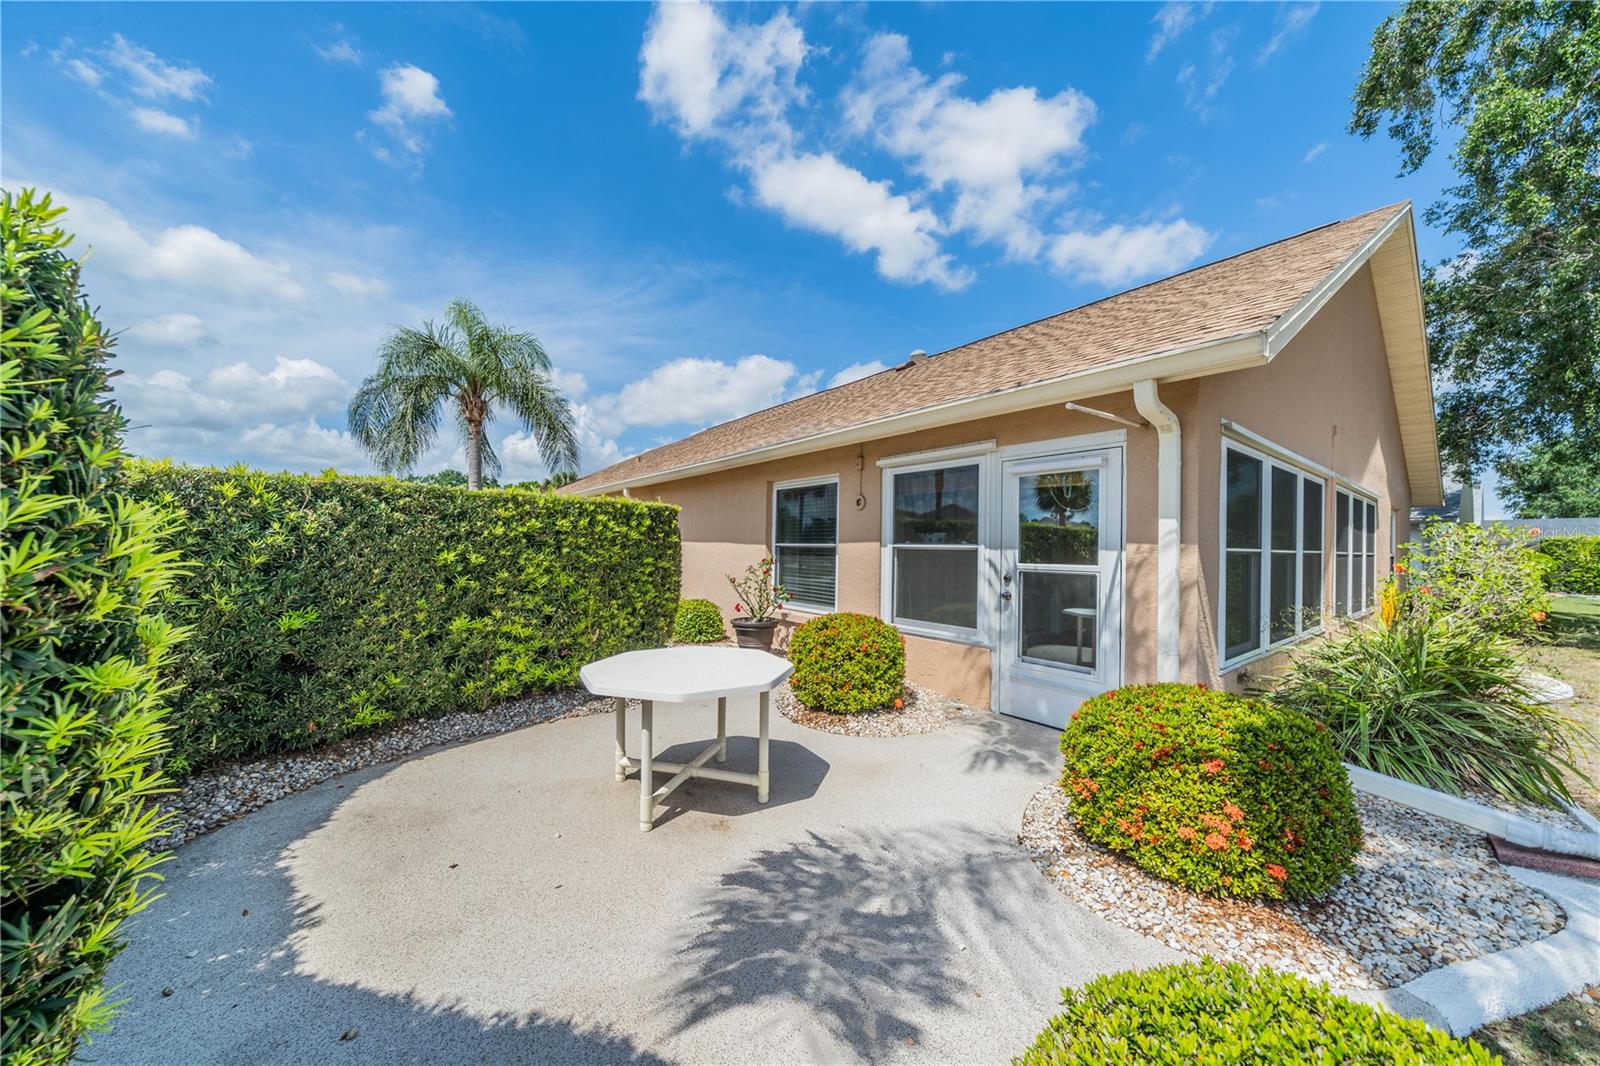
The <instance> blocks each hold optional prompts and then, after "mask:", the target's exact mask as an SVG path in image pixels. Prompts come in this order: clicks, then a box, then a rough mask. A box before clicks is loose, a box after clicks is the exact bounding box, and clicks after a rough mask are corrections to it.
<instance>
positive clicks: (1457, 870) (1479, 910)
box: [1018, 782, 1566, 989]
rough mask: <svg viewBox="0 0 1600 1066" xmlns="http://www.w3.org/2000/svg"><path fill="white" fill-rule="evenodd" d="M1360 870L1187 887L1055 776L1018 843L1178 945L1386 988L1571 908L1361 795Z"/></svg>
mask: <svg viewBox="0 0 1600 1066" xmlns="http://www.w3.org/2000/svg"><path fill="white" fill-rule="evenodd" d="M1357 806H1358V807H1359V810H1360V815H1361V823H1362V827H1363V829H1364V832H1365V841H1364V843H1363V846H1362V848H1361V851H1360V853H1359V854H1358V855H1357V857H1356V872H1355V873H1354V874H1352V875H1351V876H1349V877H1346V878H1344V879H1343V880H1341V881H1340V882H1339V883H1338V884H1337V885H1336V886H1335V888H1334V889H1333V890H1332V891H1331V892H1330V893H1329V894H1328V895H1327V896H1326V897H1324V898H1323V899H1321V900H1319V901H1316V902H1287V903H1252V902H1245V901H1241V900H1231V899H1219V898H1213V897H1208V896H1203V895H1199V894H1196V893H1194V892H1190V891H1188V890H1187V889H1184V888H1181V887H1178V886H1177V885H1174V884H1171V883H1169V882H1166V881H1163V880H1161V879H1159V878H1157V877H1154V876H1152V875H1150V874H1148V873H1145V872H1144V871H1143V870H1141V869H1139V868H1138V867H1137V866H1135V865H1133V864H1132V863H1131V862H1129V861H1127V860H1126V859H1123V858H1122V857H1120V856H1118V855H1116V854H1115V853H1113V852H1111V851H1109V850H1107V849H1105V848H1102V847H1100V846H1098V845H1096V844H1093V843H1090V842H1089V841H1088V840H1086V839H1085V838H1084V837H1083V836H1082V835H1081V834H1080V833H1079V832H1078V830H1077V829H1076V827H1075V826H1074V824H1073V821H1072V818H1071V816H1070V813H1069V803H1068V798H1067V796H1066V795H1065V794H1064V793H1063V792H1062V790H1061V787H1060V785H1058V784H1056V783H1054V782H1052V783H1050V784H1048V785H1045V786H1044V787H1043V788H1041V789H1040V790H1039V791H1038V792H1037V793H1035V794H1034V796H1033V799H1032V800H1031V801H1029V803H1028V806H1027V809H1026V811H1025V812H1024V814H1023V819H1022V832H1021V834H1020V835H1019V837H1018V840H1019V842H1020V843H1021V844H1022V845H1023V847H1025V848H1026V849H1027V850H1028V852H1029V854H1031V855H1032V856H1033V859H1034V861H1035V862H1036V863H1037V864H1038V865H1039V867H1040V868H1041V869H1042V870H1043V871H1044V872H1045V874H1046V875H1047V876H1049V878H1050V880H1051V882H1052V883H1053V884H1055V885H1056V887H1057V888H1058V889H1060V890H1061V892H1062V893H1064V894H1065V895H1066V896H1067V898H1069V899H1071V900H1072V901H1073V902H1075V903H1078V904H1080V905H1082V906H1085V907H1088V908H1089V909H1091V910H1094V911H1096V912H1098V913H1100V914H1103V915H1104V916H1105V917H1107V918H1109V919H1110V920H1112V921H1114V922H1117V923H1119V924H1121V925H1124V926H1127V927H1128V928H1131V929H1134V930H1136V931H1138V932H1140V933H1144V934H1145V935H1147V936H1150V937H1154V938H1155V939H1157V940H1159V941H1161V942H1162V943H1164V944H1166V945H1168V946H1169V947H1173V948H1176V949H1178V950H1181V951H1187V952H1192V953H1195V954H1207V955H1211V956H1213V957H1215V958H1217V959H1221V960H1223V961H1230V962H1243V963H1247V964H1249V965H1252V966H1257V965H1266V966H1273V967H1276V968H1278V969H1283V970H1289V971H1292V972H1295V973H1299V974H1301V975H1303V976H1305V977H1308V978H1312V979H1314V980H1322V981H1327V982H1329V983H1330V984H1333V985H1335V986H1336V987H1343V988H1369V989H1381V988H1389V987H1394V986H1397V985H1401V984H1404V983H1405V982H1407V981H1410V980H1412V979H1413V978H1416V977H1419V976H1421V975H1422V974H1424V973H1426V972H1427V971H1429V970H1433V969H1436V968H1438V967H1441V966H1447V965H1450V964H1451V963H1455V962H1461V961H1464V960H1467V959H1473V958H1478V957H1480V956H1483V955H1487V954H1490V953H1492V952H1497V951H1504V950H1507V949H1509V948H1513V947H1516V946H1518V945H1519V944H1525V943H1529V942H1531V941H1536V940H1541V939H1543V938H1545V937H1548V936H1551V935H1552V934H1554V933H1556V932H1559V931H1560V930H1561V928H1562V927H1563V926H1564V925H1565V923H1566V915H1565V914H1564V912H1562V910H1561V909H1560V908H1559V907H1558V906H1556V904H1555V903H1554V902H1553V901H1551V900H1550V899H1549V898H1548V897H1546V896H1545V895H1543V894H1542V893H1539V892H1536V891H1535V890H1533V889H1531V888H1529V887H1528V886H1526V885H1524V884H1522V883H1521V882H1520V881H1517V880H1516V879H1514V878H1512V877H1511V876H1510V875H1508V874H1507V873H1505V871H1504V870H1503V868H1501V866H1500V865H1499V864H1498V863H1497V862H1496V861H1495V859H1494V857H1493V854H1492V852H1491V851H1490V850H1489V846H1488V843H1487V841H1486V840H1485V838H1484V837H1483V836H1482V835H1481V834H1478V833H1475V832H1473V831H1472V830H1470V829H1466V828H1464V827H1461V826H1457V825H1454V824H1453V823H1450V822H1445V821H1442V820H1440V819H1437V818H1433V817H1431V816H1429V815H1426V814H1423V813H1421V812H1419V811H1413V810H1410V809H1408V808H1404V807H1400V806H1398V805H1397V804H1393V803H1390V802H1388V801H1387V800H1382V799H1379V798H1377V797H1374V796H1367V795H1361V794H1358V795H1357Z"/></svg>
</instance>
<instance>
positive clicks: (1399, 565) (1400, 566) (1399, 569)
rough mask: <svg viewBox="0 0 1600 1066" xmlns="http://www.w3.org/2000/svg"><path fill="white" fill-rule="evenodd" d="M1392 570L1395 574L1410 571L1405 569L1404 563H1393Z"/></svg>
mask: <svg viewBox="0 0 1600 1066" xmlns="http://www.w3.org/2000/svg"><path fill="white" fill-rule="evenodd" d="M1394 572H1395V573H1397V574H1407V573H1410V571H1409V570H1407V569H1406V564H1405V563H1395V564H1394Z"/></svg>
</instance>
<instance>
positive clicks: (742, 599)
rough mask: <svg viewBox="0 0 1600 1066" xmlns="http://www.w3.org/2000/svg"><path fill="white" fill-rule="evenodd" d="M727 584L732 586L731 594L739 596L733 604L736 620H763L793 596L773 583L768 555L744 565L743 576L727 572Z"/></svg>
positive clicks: (770, 560) (770, 558)
mask: <svg viewBox="0 0 1600 1066" xmlns="http://www.w3.org/2000/svg"><path fill="white" fill-rule="evenodd" d="M728 584H729V585H732V586H733V594H734V595H735V596H737V597H739V602H738V603H736V604H734V605H733V611H734V614H735V616H736V617H735V618H734V621H736V622H737V621H740V620H743V619H749V620H750V621H752V622H764V621H766V620H767V619H768V618H771V617H772V612H773V611H776V610H777V609H778V608H779V607H782V606H783V605H784V604H785V603H787V602H788V601H789V600H791V599H793V598H794V597H792V596H790V595H789V592H788V590H787V589H785V588H784V587H783V586H782V585H778V584H774V583H773V580H772V556H770V555H769V556H767V557H766V558H765V559H762V560H761V561H760V562H759V563H751V564H750V565H749V566H748V567H746V568H745V571H744V576H743V577H734V576H733V575H732V574H729V575H728Z"/></svg>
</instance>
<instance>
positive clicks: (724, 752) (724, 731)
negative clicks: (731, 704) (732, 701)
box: [717, 696, 728, 762]
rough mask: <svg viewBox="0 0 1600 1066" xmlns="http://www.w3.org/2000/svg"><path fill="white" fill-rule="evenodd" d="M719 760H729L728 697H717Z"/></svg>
mask: <svg viewBox="0 0 1600 1066" xmlns="http://www.w3.org/2000/svg"><path fill="white" fill-rule="evenodd" d="M717 761H718V762H727V761H728V697H726V696H718V697H717Z"/></svg>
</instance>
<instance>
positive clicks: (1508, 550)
mask: <svg viewBox="0 0 1600 1066" xmlns="http://www.w3.org/2000/svg"><path fill="white" fill-rule="evenodd" d="M1532 538H1533V534H1532V533H1531V532H1529V531H1528V530H1525V529H1518V528H1515V527H1512V526H1505V525H1493V526H1487V527H1485V526H1478V525H1473V524H1471V523H1460V522H1445V521H1441V520H1439V519H1436V518H1435V519H1430V520H1429V521H1428V523H1427V524H1426V525H1425V526H1423V528H1422V536H1421V537H1420V538H1419V539H1417V540H1413V541H1408V542H1407V543H1406V544H1405V545H1404V546H1403V547H1404V550H1403V553H1402V558H1401V562H1400V564H1399V567H1398V569H1399V572H1400V573H1401V574H1403V575H1404V576H1405V577H1406V586H1407V589H1408V590H1409V591H1410V592H1411V593H1413V594H1415V595H1416V596H1417V597H1420V599H1421V601H1423V602H1425V603H1426V605H1427V607H1428V610H1429V611H1431V612H1432V613H1435V614H1454V615H1458V616H1460V617H1461V618H1463V619H1465V620H1467V621H1469V622H1471V623H1472V624H1474V625H1476V626H1478V627H1479V628H1481V629H1483V630H1485V631H1487V632H1489V633H1495V634H1499V635H1500V636H1507V637H1518V638H1523V637H1531V636H1532V635H1533V634H1534V633H1535V632H1536V631H1537V630H1538V628H1539V625H1540V623H1542V622H1543V621H1544V620H1545V614H1546V612H1547V611H1549V609H1550V597H1549V596H1548V595H1547V594H1546V592H1545V585H1544V580H1543V571H1544V569H1545V567H1544V566H1543V565H1542V564H1541V562H1540V560H1539V557H1538V556H1537V555H1536V554H1535V552H1534V551H1533V550H1532V548H1531V547H1530V544H1531V542H1532Z"/></svg>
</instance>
